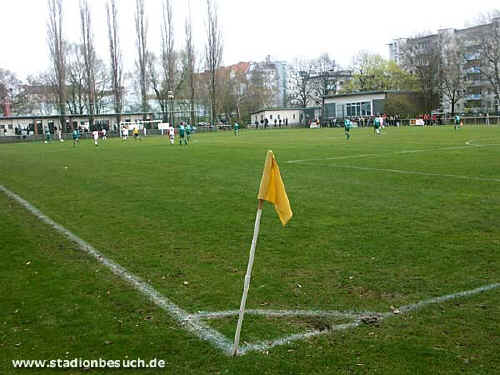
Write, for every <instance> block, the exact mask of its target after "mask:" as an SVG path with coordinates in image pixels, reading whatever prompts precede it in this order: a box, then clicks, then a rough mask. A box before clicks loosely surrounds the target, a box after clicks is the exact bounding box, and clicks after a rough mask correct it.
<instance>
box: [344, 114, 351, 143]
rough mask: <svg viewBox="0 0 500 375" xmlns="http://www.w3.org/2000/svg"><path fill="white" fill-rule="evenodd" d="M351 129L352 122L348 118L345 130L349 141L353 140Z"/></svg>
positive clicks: (345, 122)
mask: <svg viewBox="0 0 500 375" xmlns="http://www.w3.org/2000/svg"><path fill="white" fill-rule="evenodd" d="M351 127H352V124H351V120H349V119H348V118H346V119H345V121H344V130H345V136H346V138H347V140H349V139H350V138H351Z"/></svg>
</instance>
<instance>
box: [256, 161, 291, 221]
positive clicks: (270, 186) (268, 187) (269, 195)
mask: <svg viewBox="0 0 500 375" xmlns="http://www.w3.org/2000/svg"><path fill="white" fill-rule="evenodd" d="M257 198H258V199H262V200H265V201H268V202H271V203H272V204H274V209H275V210H276V212H277V213H278V216H279V217H280V220H281V224H283V226H285V225H286V223H288V221H289V220H290V219H291V218H292V215H293V213H292V210H291V208H290V202H289V201H288V196H287V195H286V191H285V185H284V184H283V180H282V179H281V174H280V169H279V167H278V162H277V161H276V158H275V157H274V154H273V152H272V151H268V152H267V156H266V162H265V164H264V171H263V173H262V179H261V180H260V188H259V194H258V195H257Z"/></svg>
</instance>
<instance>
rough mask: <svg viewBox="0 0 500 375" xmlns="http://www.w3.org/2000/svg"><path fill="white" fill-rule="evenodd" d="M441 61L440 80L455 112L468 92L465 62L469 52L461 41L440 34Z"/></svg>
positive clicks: (445, 97)
mask: <svg viewBox="0 0 500 375" xmlns="http://www.w3.org/2000/svg"><path fill="white" fill-rule="evenodd" d="M439 42H440V44H441V47H440V49H441V51H442V54H441V61H440V70H439V74H440V77H439V82H440V87H441V95H442V98H443V101H444V102H448V103H449V105H450V109H451V113H452V114H454V113H455V106H456V104H457V103H458V101H460V100H461V99H463V97H464V96H465V92H466V81H465V77H464V71H463V64H464V58H465V57H466V55H467V52H466V50H465V48H464V46H462V45H461V43H459V42H457V41H455V40H453V39H452V38H450V37H449V36H448V35H447V34H442V35H440V41H439Z"/></svg>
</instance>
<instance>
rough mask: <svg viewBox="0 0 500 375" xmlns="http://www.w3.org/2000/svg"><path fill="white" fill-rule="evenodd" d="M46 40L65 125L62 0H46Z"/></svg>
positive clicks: (64, 61) (61, 123)
mask: <svg viewBox="0 0 500 375" xmlns="http://www.w3.org/2000/svg"><path fill="white" fill-rule="evenodd" d="M48 6H49V20H48V22H47V40H48V44H49V51H50V58H51V64H52V71H53V75H54V79H55V82H54V83H55V89H56V93H57V94H56V96H57V110H58V112H59V115H60V119H59V121H60V126H61V127H62V128H64V126H65V125H66V93H65V91H66V45H65V42H64V39H63V35H62V22H63V9H62V0H48Z"/></svg>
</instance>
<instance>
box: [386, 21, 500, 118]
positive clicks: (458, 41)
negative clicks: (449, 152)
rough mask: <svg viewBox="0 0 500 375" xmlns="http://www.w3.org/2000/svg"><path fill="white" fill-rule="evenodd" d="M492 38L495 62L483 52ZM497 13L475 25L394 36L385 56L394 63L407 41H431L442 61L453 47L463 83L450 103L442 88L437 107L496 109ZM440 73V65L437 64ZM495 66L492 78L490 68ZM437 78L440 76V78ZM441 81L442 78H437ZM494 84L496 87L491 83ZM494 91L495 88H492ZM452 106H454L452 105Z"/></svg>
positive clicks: (400, 58) (499, 53) (499, 68)
mask: <svg viewBox="0 0 500 375" xmlns="http://www.w3.org/2000/svg"><path fill="white" fill-rule="evenodd" d="M482 35H484V36H487V38H488V39H490V38H491V39H492V42H493V43H494V45H495V43H496V46H497V47H496V49H497V51H496V52H495V47H493V48H492V51H491V52H492V54H493V55H495V54H496V56H493V58H496V59H497V61H496V67H495V66H493V65H495V63H493V65H492V62H491V58H492V56H491V54H489V56H488V57H487V56H485V55H486V53H485V49H484V44H485V43H486V40H485V39H486V38H482ZM499 39H500V17H496V18H493V19H492V21H491V23H487V24H482V25H477V26H474V27H469V28H464V29H441V30H439V31H438V32H437V33H436V34H432V35H426V36H423V37H417V38H399V39H394V40H393V41H392V42H391V43H389V44H388V48H389V58H390V59H391V60H393V61H395V62H396V63H398V64H400V65H401V64H402V63H403V58H404V56H403V53H404V50H405V47H406V46H408V44H409V43H412V44H414V45H416V44H422V45H425V44H427V46H429V45H432V46H436V47H437V48H439V51H440V58H441V61H442V62H443V63H446V59H449V56H450V51H455V52H456V54H457V55H459V56H460V63H459V64H457V65H459V69H460V70H461V74H462V77H461V79H462V80H463V85H462V87H461V89H460V90H457V95H458V97H459V100H458V101H456V103H453V101H454V99H453V98H452V97H450V94H449V93H448V92H449V90H442V91H441V92H440V93H439V94H440V98H441V99H440V102H441V108H440V109H441V111H443V112H448V113H449V112H452V111H455V112H465V113H467V112H471V113H478V112H481V113H485V112H498V110H499V106H500V98H499V93H498V91H499V87H498V86H499V85H500V77H499V73H498V72H499V71H500V51H499V50H500V40H499ZM440 69H441V72H440V74H442V71H443V67H440ZM495 69H496V71H497V72H496V82H497V83H495V78H493V79H492V76H493V77H494V75H495V73H494V72H492V74H491V73H490V71H492V70H493V71H494V70H495ZM440 79H441V78H440ZM441 82H442V81H441ZM495 86H496V87H495ZM495 91H496V92H495ZM453 107H454V108H453Z"/></svg>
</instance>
